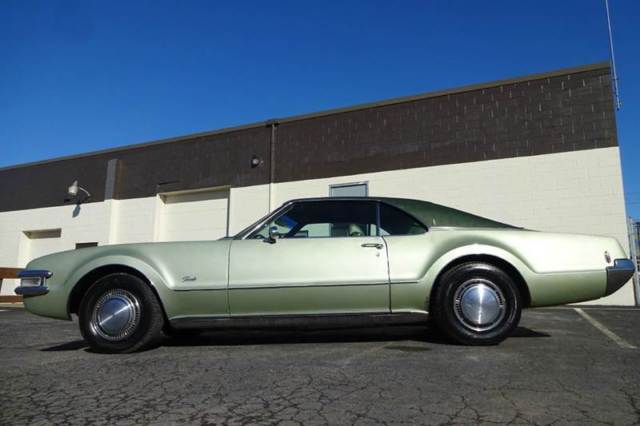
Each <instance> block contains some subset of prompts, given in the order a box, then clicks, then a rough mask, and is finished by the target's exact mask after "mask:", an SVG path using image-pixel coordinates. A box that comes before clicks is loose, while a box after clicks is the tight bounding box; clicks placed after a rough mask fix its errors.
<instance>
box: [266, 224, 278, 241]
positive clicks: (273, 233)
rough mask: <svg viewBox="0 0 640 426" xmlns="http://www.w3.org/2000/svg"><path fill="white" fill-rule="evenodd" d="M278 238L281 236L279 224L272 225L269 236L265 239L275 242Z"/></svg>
mask: <svg viewBox="0 0 640 426" xmlns="http://www.w3.org/2000/svg"><path fill="white" fill-rule="evenodd" d="M277 238H280V232H279V230H278V227H277V226H272V227H270V228H269V238H267V239H266V240H265V241H266V242H268V243H269V244H274V243H275V242H276V239H277Z"/></svg>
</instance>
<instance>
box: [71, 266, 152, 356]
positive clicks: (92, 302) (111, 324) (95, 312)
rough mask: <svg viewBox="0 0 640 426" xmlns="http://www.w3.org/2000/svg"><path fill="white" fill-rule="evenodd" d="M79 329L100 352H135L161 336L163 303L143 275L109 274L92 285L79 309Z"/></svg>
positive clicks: (92, 346)
mask: <svg viewBox="0 0 640 426" xmlns="http://www.w3.org/2000/svg"><path fill="white" fill-rule="evenodd" d="M78 316H79V322H80V332H81V333H82V336H83V337H84V339H85V340H86V341H87V342H88V343H89V345H90V346H91V348H93V349H94V350H96V351H98V352H107V353H128V352H135V351H138V350H141V349H144V348H146V347H148V346H149V345H151V344H153V343H155V342H156V341H157V340H158V339H159V338H160V337H161V336H162V326H163V323H164V317H163V314H162V308H161V306H160V303H159V301H158V299H157V297H156V295H155V294H154V293H153V291H152V290H151V288H150V287H149V286H148V285H147V283H145V282H144V281H143V280H142V279H140V278H138V277H136V276H134V275H130V274H126V273H114V274H109V275H107V276H105V277H103V278H101V279H99V280H98V281H96V283H95V284H94V285H92V286H91V287H90V288H89V291H87V293H86V294H85V295H84V297H83V298H82V301H81V303H80V309H79V312H78Z"/></svg>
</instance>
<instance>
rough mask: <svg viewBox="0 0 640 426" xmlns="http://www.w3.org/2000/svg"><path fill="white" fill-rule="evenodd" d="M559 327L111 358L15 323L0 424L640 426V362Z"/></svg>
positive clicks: (52, 328)
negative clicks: (481, 336)
mask: <svg viewBox="0 0 640 426" xmlns="http://www.w3.org/2000/svg"><path fill="white" fill-rule="evenodd" d="M567 312H568V313H569V315H571V312H570V311H567ZM563 315H564V314H563V312H562V311H554V312H553V318H557V317H558V316H560V317H561V318H564V317H563ZM553 318H549V316H547V315H546V312H545V311H526V312H525V315H524V317H523V325H524V326H526V327H528V328H531V329H533V330H539V331H544V330H550V329H554V330H558V331H556V332H554V335H553V336H551V337H544V338H523V337H518V338H516V337H514V338H511V339H508V340H507V341H506V342H504V343H503V344H502V345H500V346H497V347H484V348H468V347H461V346H454V345H447V344H443V343H440V342H439V341H437V340H433V339H431V338H430V337H429V332H428V331H425V330H424V329H414V328H411V329H403V328H391V329H389V328H384V329H374V330H369V331H363V330H356V331H327V332H321V333H318V334H312V335H301V334H296V332H294V333H289V334H288V333H287V332H268V333H262V332H224V333H222V332H215V333H211V334H207V335H206V336H205V337H203V338H202V339H193V340H189V341H187V342H183V343H179V344H178V343H176V342H169V344H167V345H164V346H161V347H159V348H156V349H153V350H150V351H146V352H142V353H137V354H130V355H123V356H111V355H101V354H95V353H92V352H90V351H88V350H87V349H86V348H85V347H84V346H83V345H65V343H68V342H73V341H76V340H77V339H78V337H77V331H75V330H74V328H75V326H76V325H75V324H73V323H65V322H56V321H49V320H42V319H35V318H34V317H31V316H27V315H26V314H25V313H24V312H5V313H3V316H2V318H1V321H2V323H0V359H3V360H5V365H4V367H5V368H3V370H1V371H0V383H2V386H0V424H2V425H4V424H36V425H38V424H42V425H45V424H47V425H48V424H95V425H111V424H202V425H213V424H227V425H257V424H260V425H264V424H274V425H275V424H280V425H323V424H353V425H370V424H381V425H385V424H393V425H396V424H401V425H402V424H407V425H410V424H441V425H457V424H479V423H480V424H514V425H555V424H567V423H572V424H580V425H583V424H616V425H626V424H628V425H632V424H638V423H640V386H639V384H640V369H639V368H638V365H639V362H640V355H639V353H640V351H624V350H621V349H620V348H618V347H617V346H615V345H611V344H610V345H605V344H603V341H602V339H601V337H600V336H598V335H595V336H596V337H595V338H592V337H593V334H589V333H590V331H589V329H586V328H585V329H583V328H570V329H567V331H566V332H563V331H561V329H560V327H558V328H554V327H556V326H557V324H556V323H555V322H554V319H553ZM639 319H640V318H639ZM633 321H636V322H635V323H634V322H633ZM567 324H571V323H570V322H567ZM638 326H640V322H639V321H638V319H636V317H633V318H632V319H631V320H630V327H631V328H632V329H636V330H637V329H638V328H639V327H638ZM623 331H624V330H623ZM230 333H231V334H230ZM237 333H240V334H237ZM242 333H244V334H242ZM238 336H240V337H238ZM309 336H311V337H309ZM67 338H68V340H65V339H67ZM242 339H244V341H241V340H242ZM255 342H258V343H257V344H256V343H255ZM58 347H61V348H62V349H59V350H49V348H58ZM394 348H404V349H403V350H394Z"/></svg>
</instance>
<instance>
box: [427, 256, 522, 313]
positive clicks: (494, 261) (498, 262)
mask: <svg viewBox="0 0 640 426" xmlns="http://www.w3.org/2000/svg"><path fill="white" fill-rule="evenodd" d="M466 262H482V263H487V264H489V265H492V266H495V267H497V268H500V269H501V270H503V271H504V272H505V273H507V274H508V275H509V277H511V279H513V281H514V282H515V283H516V285H517V286H518V289H519V290H520V294H521V295H522V299H523V306H524V307H525V308H526V307H529V306H530V305H531V293H530V291H529V286H528V284H527V282H526V281H525V279H524V277H523V276H522V274H521V273H520V271H519V270H518V269H517V268H516V267H515V266H514V265H513V264H512V263H511V262H509V261H507V260H505V259H503V258H502V257H499V256H496V255H494V254H467V255H463V256H460V257H456V258H455V259H453V260H450V261H449V262H448V263H446V265H445V266H444V267H442V268H441V269H440V271H438V274H437V275H436V278H435V280H434V282H433V285H432V286H431V290H430V292H429V311H432V306H431V304H432V303H433V302H434V298H433V295H434V293H435V290H436V289H437V287H438V286H439V285H440V283H441V279H442V276H443V275H444V274H445V273H446V272H447V271H449V270H450V269H451V268H454V267H456V266H458V265H460V264H462V263H466Z"/></svg>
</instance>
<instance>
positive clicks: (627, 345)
mask: <svg viewBox="0 0 640 426" xmlns="http://www.w3.org/2000/svg"><path fill="white" fill-rule="evenodd" d="M573 309H574V310H575V311H576V312H577V313H578V314H579V315H580V316H581V317H582V318H584V319H586V320H587V321H589V323H591V325H592V326H594V327H595V328H597V329H598V330H600V331H601V332H602V334H604V335H605V336H607V337H608V338H609V339H611V340H613V341H614V342H616V344H617V345H618V346H620V347H621V348H624V349H637V348H636V347H635V346H634V345H632V344H631V343H629V342H627V341H626V340H624V339H623V338H622V337H620V336H618V335H617V334H616V333H614V332H613V331H611V330H609V329H608V328H607V327H606V326H605V325H604V324H602V323H601V322H600V321H598V320H597V319H595V318H594V317H592V316H591V315H589V314H588V313H586V312H585V311H583V310H582V309H580V308H573Z"/></svg>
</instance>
